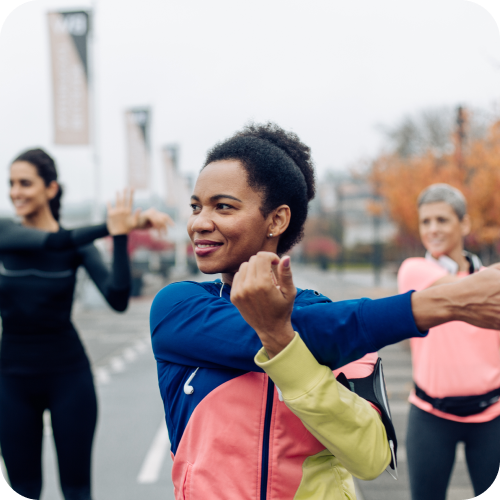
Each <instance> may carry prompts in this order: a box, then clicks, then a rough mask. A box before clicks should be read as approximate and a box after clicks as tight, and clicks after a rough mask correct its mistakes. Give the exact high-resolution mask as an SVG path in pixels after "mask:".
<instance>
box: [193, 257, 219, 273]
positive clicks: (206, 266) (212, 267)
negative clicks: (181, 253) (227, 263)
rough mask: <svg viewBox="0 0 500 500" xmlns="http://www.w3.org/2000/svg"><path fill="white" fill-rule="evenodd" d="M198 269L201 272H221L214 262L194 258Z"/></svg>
mask: <svg viewBox="0 0 500 500" xmlns="http://www.w3.org/2000/svg"><path fill="white" fill-rule="evenodd" d="M196 264H197V265H198V269H199V270H200V272H201V273H203V274H218V273H220V272H221V270H220V266H218V265H217V263H216V262H209V261H208V260H202V259H196Z"/></svg>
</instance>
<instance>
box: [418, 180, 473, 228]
mask: <svg viewBox="0 0 500 500" xmlns="http://www.w3.org/2000/svg"><path fill="white" fill-rule="evenodd" d="M440 201H444V202H445V203H448V205H450V207H451V208H453V210H454V212H455V213H456V214H457V217H458V219H459V220H462V219H463V218H464V216H465V214H466V213H467V201H466V200H465V196H464V195H463V194H462V193H461V191H459V190H458V189H457V188H454V187H453V186H450V185H449V184H432V185H431V186H429V187H428V188H425V189H424V190H423V191H422V192H421V193H420V195H419V196H418V202H417V203H418V208H420V207H421V206H422V205H426V204H427V203H438V202H440Z"/></svg>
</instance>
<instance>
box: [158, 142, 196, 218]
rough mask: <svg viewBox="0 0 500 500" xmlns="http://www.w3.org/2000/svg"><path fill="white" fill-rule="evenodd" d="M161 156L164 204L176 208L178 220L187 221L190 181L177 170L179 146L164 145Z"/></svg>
mask: <svg viewBox="0 0 500 500" xmlns="http://www.w3.org/2000/svg"><path fill="white" fill-rule="evenodd" d="M162 156H163V166H164V171H165V180H166V184H167V186H166V200H165V202H166V205H167V207H171V208H175V209H176V214H177V218H178V220H180V221H187V219H188V218H189V215H190V214H191V207H190V205H189V200H190V197H191V185H190V184H191V183H190V179H189V177H188V176H186V175H183V174H182V173H181V172H180V171H179V146H178V145H177V144H169V145H167V146H164V147H163V151H162Z"/></svg>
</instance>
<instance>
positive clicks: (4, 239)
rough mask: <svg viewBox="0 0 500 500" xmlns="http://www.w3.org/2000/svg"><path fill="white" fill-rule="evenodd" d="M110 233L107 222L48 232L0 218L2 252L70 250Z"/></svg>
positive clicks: (0, 246)
mask: <svg viewBox="0 0 500 500" xmlns="http://www.w3.org/2000/svg"><path fill="white" fill-rule="evenodd" d="M108 234H109V232H108V228H107V226H106V224H98V225H95V226H85V227H80V228H77V229H72V230H70V231H59V232H58V233H48V232H46V231H39V230H38V229H32V228H29V227H25V226H23V225H21V224H17V223H15V222H14V221H12V220H10V219H0V252H2V251H5V252H12V251H17V250H56V251H59V250H61V251H62V250H69V249H71V248H76V247H78V246H80V245H87V244H88V243H92V241H94V240H95V239H97V238H103V237H104V236H107V235H108Z"/></svg>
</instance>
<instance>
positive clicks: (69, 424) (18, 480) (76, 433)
mask: <svg viewBox="0 0 500 500" xmlns="http://www.w3.org/2000/svg"><path fill="white" fill-rule="evenodd" d="M45 409H48V410H50V414H51V419H52V429H53V433H54V441H55V445H56V450H57V459H58V463H59V477H60V482H61V489H62V492H63V495H64V498H65V500H91V491H90V490H91V488H90V460H91V451H92V440H93V437H94V430H95V425H96V420H97V401H96V396H95V390H94V383H93V379H92V374H91V372H90V369H88V368H87V369H85V370H80V371H77V372H70V373H57V374H44V375H36V376H11V375H9V376H8V375H1V374H0V447H1V450H2V455H3V459H4V461H5V466H6V468H7V474H8V476H9V480H10V484H11V486H12V489H13V490H14V491H16V492H17V493H19V494H20V495H23V496H25V497H27V498H31V499H36V500H38V499H39V498H40V493H41V490H42V434H43V421H42V416H43V412H44V410H45Z"/></svg>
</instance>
